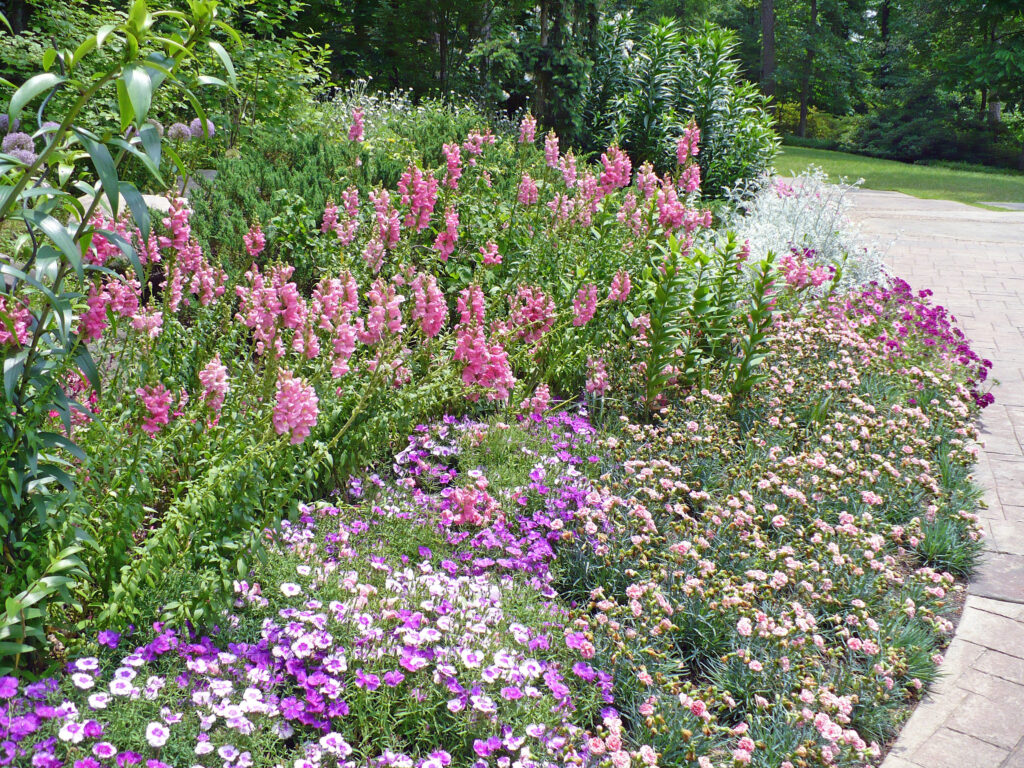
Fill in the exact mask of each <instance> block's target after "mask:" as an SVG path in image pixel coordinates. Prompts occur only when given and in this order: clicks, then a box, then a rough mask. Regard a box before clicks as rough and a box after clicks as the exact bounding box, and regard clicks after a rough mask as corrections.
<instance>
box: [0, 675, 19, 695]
mask: <svg viewBox="0 0 1024 768" xmlns="http://www.w3.org/2000/svg"><path fill="white" fill-rule="evenodd" d="M17 692H18V678H16V677H10V676H8V677H0V699H10V698H12V697H13V696H14V694H16V693H17Z"/></svg>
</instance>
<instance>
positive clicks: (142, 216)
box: [121, 181, 149, 280]
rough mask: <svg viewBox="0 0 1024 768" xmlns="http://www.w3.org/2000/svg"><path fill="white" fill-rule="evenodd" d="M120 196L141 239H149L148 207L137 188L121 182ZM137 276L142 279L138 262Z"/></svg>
mask: <svg viewBox="0 0 1024 768" xmlns="http://www.w3.org/2000/svg"><path fill="white" fill-rule="evenodd" d="M121 196H122V197H123V198H124V200H125V202H126V203H128V207H129V208H130V209H131V212H132V218H133V219H135V224H136V226H138V228H139V230H140V231H141V232H142V239H143V240H149V207H148V206H147V205H146V201H145V200H143V199H142V195H141V194H140V193H139V190H138V189H136V187H135V185H134V184H131V183H129V182H127V181H122V182H121ZM133 250H134V249H133ZM136 272H137V273H138V278H139V279H140V280H141V279H142V265H141V264H140V265H139V267H138V269H136Z"/></svg>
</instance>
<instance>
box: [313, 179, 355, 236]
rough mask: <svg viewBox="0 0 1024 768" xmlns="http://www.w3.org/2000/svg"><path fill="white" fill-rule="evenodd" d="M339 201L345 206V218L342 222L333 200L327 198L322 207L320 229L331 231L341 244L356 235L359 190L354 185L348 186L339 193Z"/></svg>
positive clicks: (325, 231)
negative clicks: (322, 216) (322, 214)
mask: <svg viewBox="0 0 1024 768" xmlns="http://www.w3.org/2000/svg"><path fill="white" fill-rule="evenodd" d="M341 201H342V204H343V205H344V207H345V213H346V214H347V215H348V216H347V220H346V221H344V222H342V221H340V220H339V217H338V206H336V205H335V204H334V201H333V200H328V201H327V205H326V206H325V207H324V218H323V223H322V224H321V225H320V231H321V232H324V233H327V232H331V231H333V232H334V234H336V235H337V236H338V240H340V241H341V244H342V245H348V244H349V243H351V242H352V241H353V240H355V237H356V230H357V229H358V228H359V190H358V189H356V188H355V187H348V188H347V189H346V190H345V191H343V192H342V193H341Z"/></svg>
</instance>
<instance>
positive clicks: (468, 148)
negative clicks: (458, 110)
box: [462, 130, 495, 165]
mask: <svg viewBox="0 0 1024 768" xmlns="http://www.w3.org/2000/svg"><path fill="white" fill-rule="evenodd" d="M494 142H495V137H494V135H493V134H491V133H490V132H488V133H480V131H475V130H474V131H470V132H469V135H468V136H466V140H465V141H464V142H463V143H462V149H463V150H464V151H465V153H466V156H467V157H468V158H469V159H468V160H467V161H466V164H467V165H476V159H477V158H478V157H480V155H482V154H483V153H484V146H485V145H486V144H493V143H494Z"/></svg>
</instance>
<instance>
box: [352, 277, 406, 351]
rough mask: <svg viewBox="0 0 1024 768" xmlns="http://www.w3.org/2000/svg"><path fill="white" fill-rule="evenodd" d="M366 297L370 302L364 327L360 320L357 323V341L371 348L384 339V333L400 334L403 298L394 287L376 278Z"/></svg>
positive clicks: (402, 326)
mask: <svg viewBox="0 0 1024 768" xmlns="http://www.w3.org/2000/svg"><path fill="white" fill-rule="evenodd" d="M366 297H367V298H368V299H369V300H370V306H369V308H368V309H367V311H366V323H365V327H363V322H362V320H361V319H360V321H359V326H360V328H359V331H358V337H359V340H360V341H361V342H363V344H366V345H368V346H372V345H373V344H376V343H377V342H379V341H380V340H381V339H383V338H384V334H385V332H388V333H401V332H402V330H403V328H404V325H403V324H402V302H404V301H405V297H404V296H402V295H400V294H399V293H398V292H397V291H396V290H395V286H394V285H392V284H389V283H386V282H384V280H383V279H381V278H378V279H377V280H375V281H374V283H373V285H372V286H371V287H370V290H369V291H367V294H366Z"/></svg>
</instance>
